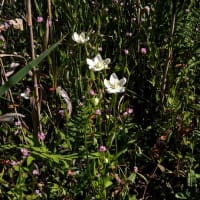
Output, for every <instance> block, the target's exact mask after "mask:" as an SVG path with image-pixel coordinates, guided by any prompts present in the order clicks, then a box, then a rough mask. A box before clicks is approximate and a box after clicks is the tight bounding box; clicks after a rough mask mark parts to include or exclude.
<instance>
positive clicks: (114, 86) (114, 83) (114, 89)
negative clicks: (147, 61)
mask: <svg viewBox="0 0 200 200" xmlns="http://www.w3.org/2000/svg"><path fill="white" fill-rule="evenodd" d="M125 83H126V78H122V79H120V80H119V79H118V77H117V75H116V74H115V73H112V74H111V76H110V80H107V79H104V85H105V87H106V91H107V92H108V93H121V92H124V91H125V87H124V85H125Z"/></svg>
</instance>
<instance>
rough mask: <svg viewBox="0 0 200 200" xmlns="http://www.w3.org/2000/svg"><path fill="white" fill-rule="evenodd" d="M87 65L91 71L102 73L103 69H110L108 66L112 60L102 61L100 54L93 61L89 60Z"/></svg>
mask: <svg viewBox="0 0 200 200" xmlns="http://www.w3.org/2000/svg"><path fill="white" fill-rule="evenodd" d="M86 61H87V64H88V65H89V69H91V70H92V71H101V70H102V69H108V64H109V63H110V58H106V59H105V60H103V59H102V57H101V55H100V54H99V53H98V54H97V55H96V56H95V57H94V58H93V59H89V58H87V60H86Z"/></svg>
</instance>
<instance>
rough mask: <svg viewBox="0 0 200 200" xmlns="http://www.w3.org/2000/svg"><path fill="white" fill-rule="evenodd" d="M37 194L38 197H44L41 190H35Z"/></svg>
mask: <svg viewBox="0 0 200 200" xmlns="http://www.w3.org/2000/svg"><path fill="white" fill-rule="evenodd" d="M35 193H36V194H37V195H38V196H40V197H41V196H42V193H41V192H40V190H38V189H37V190H35Z"/></svg>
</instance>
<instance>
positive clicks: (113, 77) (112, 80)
mask: <svg viewBox="0 0 200 200" xmlns="http://www.w3.org/2000/svg"><path fill="white" fill-rule="evenodd" d="M118 82H119V79H118V77H117V75H116V74H115V73H112V74H111V76H110V83H111V84H112V85H116V84H117V83H118Z"/></svg>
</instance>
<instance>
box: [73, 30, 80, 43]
mask: <svg viewBox="0 0 200 200" xmlns="http://www.w3.org/2000/svg"><path fill="white" fill-rule="evenodd" d="M78 38H79V35H78V33H77V32H74V33H73V35H72V40H74V41H75V42H77V41H78Z"/></svg>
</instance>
